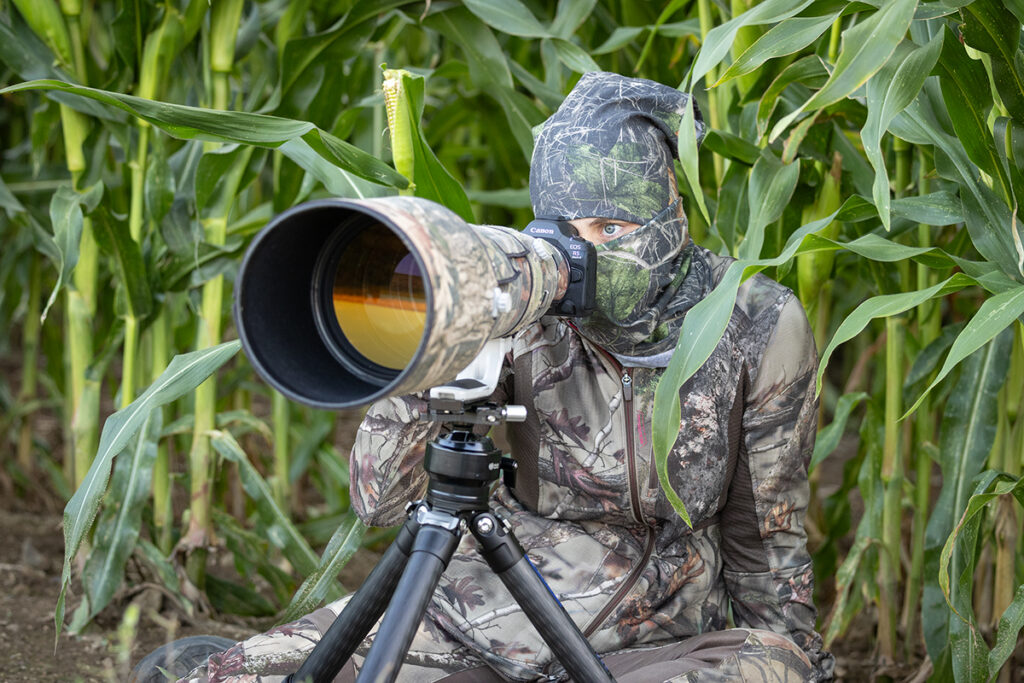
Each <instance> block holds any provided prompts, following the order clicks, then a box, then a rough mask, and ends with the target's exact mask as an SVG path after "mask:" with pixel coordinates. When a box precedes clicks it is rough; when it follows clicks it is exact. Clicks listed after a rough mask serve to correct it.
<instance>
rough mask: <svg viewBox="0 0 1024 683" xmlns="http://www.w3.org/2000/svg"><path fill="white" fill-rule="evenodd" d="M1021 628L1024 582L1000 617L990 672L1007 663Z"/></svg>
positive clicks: (989, 660) (1023, 611)
mask: <svg viewBox="0 0 1024 683" xmlns="http://www.w3.org/2000/svg"><path fill="white" fill-rule="evenodd" d="M1017 486H1020V480H1018V481H1017ZM1021 628H1024V583H1022V584H1021V585H1019V586H1017V590H1016V592H1014V594H1013V600H1012V601H1011V602H1010V604H1009V605H1008V606H1007V607H1006V611H1004V612H1003V615H1002V616H1001V617H999V625H998V628H997V631H996V644H995V646H994V647H993V648H992V650H991V651H990V652H989V653H988V670H989V671H990V672H996V671H999V670H1000V669H1002V668H1003V665H1004V664H1006V661H1007V660H1008V659H1009V658H1010V655H1012V654H1013V650H1014V648H1015V647H1016V646H1017V636H1018V635H1020V631H1021Z"/></svg>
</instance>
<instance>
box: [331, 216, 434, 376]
mask: <svg viewBox="0 0 1024 683" xmlns="http://www.w3.org/2000/svg"><path fill="white" fill-rule="evenodd" d="M333 300H334V314H335V316H337V320H338V326H339V327H340V328H341V331H342V332H343V333H344V334H345V337H346V338H347V339H348V341H349V343H351V344H352V346H353V347H354V348H355V350H356V351H358V352H359V353H360V354H362V355H363V356H365V357H366V358H367V359H368V360H370V361H372V362H374V363H376V364H377V365H382V366H384V367H385V368H390V369H393V370H402V369H404V368H405V367H406V366H407V365H409V363H410V362H411V361H412V358H413V355H414V354H415V353H416V349H417V348H418V347H419V345H420V340H421V339H422V338H423V330H424V328H425V327H426V320H427V295H426V290H425V289H424V284H423V275H422V273H420V269H419V265H418V264H417V263H416V259H415V258H414V257H413V255H412V254H411V253H410V252H409V250H408V249H407V248H406V247H405V245H404V244H402V241H401V240H400V239H399V238H398V235H396V234H395V233H393V232H392V231H391V230H389V229H387V228H386V227H384V226H382V225H380V224H377V225H374V226H371V227H368V228H366V229H364V230H362V231H361V232H360V233H359V234H358V235H356V236H355V237H354V238H353V239H352V241H351V242H349V243H348V244H347V245H346V246H345V248H344V251H343V252H342V254H341V258H340V259H339V260H338V271H337V273H335V276H334V288H333Z"/></svg>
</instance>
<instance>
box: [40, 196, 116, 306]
mask: <svg viewBox="0 0 1024 683" xmlns="http://www.w3.org/2000/svg"><path fill="white" fill-rule="evenodd" d="M102 196H103V185H101V184H99V183H97V184H96V185H93V186H92V187H90V188H89V189H88V190H86V191H85V193H78V192H75V191H74V190H73V189H71V186H70V185H61V186H60V187H59V188H57V191H56V192H55V193H54V194H53V198H52V199H51V200H50V223H51V225H53V238H52V240H50V239H49V237H47V238H46V239H47V241H50V242H51V244H50V245H48V248H46V249H44V250H43V253H45V254H46V255H47V256H49V257H51V258H53V256H55V255H56V256H57V257H58V260H56V261H54V265H55V266H57V282H56V283H55V284H54V286H53V291H51V292H50V296H49V297H48V298H47V300H46V304H45V305H44V306H43V313H42V316H41V318H42V319H43V320H46V316H47V314H48V313H49V311H50V306H52V305H53V302H54V301H56V300H57V295H58V294H59V293H60V291H61V289H63V287H64V284H65V283H68V282H70V281H71V273H72V272H73V271H74V270H75V266H76V265H77V264H78V246H79V243H80V242H81V240H82V226H83V220H84V215H83V211H82V207H83V206H84V207H85V210H86V211H92V210H93V209H94V208H96V205H97V204H98V203H99V201H100V198H101V197H102Z"/></svg>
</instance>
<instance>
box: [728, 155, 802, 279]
mask: <svg viewBox="0 0 1024 683" xmlns="http://www.w3.org/2000/svg"><path fill="white" fill-rule="evenodd" d="M799 179H800V160H799V159H797V160H796V161H794V162H793V163H791V164H784V163H782V162H781V161H780V160H779V159H778V158H777V157H776V156H775V155H774V154H772V153H771V152H769V151H767V150H765V151H764V152H762V153H761V156H760V158H759V159H758V160H757V162H756V163H754V168H753V169H752V170H751V171H750V189H749V193H748V194H747V203H748V205H749V208H750V227H749V228H748V231H747V234H746V236H745V237H744V239H743V242H741V243H740V258H743V259H756V258H760V256H761V247H762V246H763V244H764V229H765V227H766V226H767V225H768V224H769V223H772V222H774V221H776V220H778V218H779V216H781V215H782V212H783V211H784V210H785V209H786V206H787V205H788V204H789V201H790V199H792V197H793V191H794V190H796V184H797V181H798V180H799Z"/></svg>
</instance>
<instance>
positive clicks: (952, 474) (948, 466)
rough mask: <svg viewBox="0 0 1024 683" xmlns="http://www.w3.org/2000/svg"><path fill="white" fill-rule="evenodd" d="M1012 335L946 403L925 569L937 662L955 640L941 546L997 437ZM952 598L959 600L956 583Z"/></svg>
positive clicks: (926, 614)
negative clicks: (939, 486)
mask: <svg viewBox="0 0 1024 683" xmlns="http://www.w3.org/2000/svg"><path fill="white" fill-rule="evenodd" d="M1011 343H1012V334H1009V333H1006V332H1004V333H1002V334H1000V335H999V336H998V337H997V338H996V341H994V342H992V343H989V344H987V345H986V346H985V347H984V348H983V349H982V350H980V351H978V352H977V353H975V354H973V355H971V356H970V358H969V359H968V360H967V362H966V363H965V364H964V367H963V370H962V372H961V375H960V379H959V380H958V381H957V383H956V385H955V386H954V387H953V391H952V393H951V394H950V396H949V399H947V401H946V407H945V411H944V413H943V416H942V433H941V434H940V436H939V454H940V460H939V466H940V468H941V469H942V490H941V491H940V492H939V497H938V499H937V500H936V501H935V505H934V506H933V508H932V511H931V515H930V517H929V518H928V524H927V527H926V529H925V570H924V575H925V576H926V577H934V578H929V579H928V580H927V581H926V582H925V585H924V595H923V596H922V601H921V609H922V624H923V631H924V638H925V644H926V646H927V648H928V653H929V655H930V656H932V657H934V658H935V659H936V661H938V659H939V655H940V654H941V652H942V650H943V649H944V648H945V647H946V646H947V644H948V642H949V638H950V633H949V631H950V621H949V619H950V614H949V608H948V606H947V604H946V598H945V595H944V591H943V589H942V588H941V587H940V585H939V583H938V581H939V576H940V572H939V564H940V554H941V553H940V549H941V548H942V547H943V546H944V545H945V543H946V541H947V540H948V539H949V537H950V535H951V534H952V532H953V528H954V526H955V525H956V522H957V520H958V519H960V517H961V515H962V514H963V512H964V510H965V509H966V508H967V503H968V499H969V498H970V495H971V489H972V482H973V481H974V478H975V476H977V474H978V473H979V472H980V471H981V469H982V467H983V466H984V464H985V460H986V459H987V458H988V454H989V452H990V451H991V450H992V444H993V443H994V441H995V437H996V422H997V417H998V416H997V410H998V407H997V406H998V401H997V400H996V396H997V394H998V393H999V389H1000V387H1002V385H1003V383H1004V382H1005V381H1006V366H1007V360H1008V357H1009V351H1010V344H1011ZM951 561H952V572H953V576H956V577H959V576H960V571H961V569H962V566H963V565H962V563H961V561H960V559H959V556H954V557H953V558H952V559H951ZM951 590H952V591H953V595H951V596H950V597H951V599H952V600H953V601H954V604H955V601H956V600H957V597H956V595H955V592H956V591H957V585H956V584H955V583H954V584H953V586H952V588H951Z"/></svg>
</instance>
